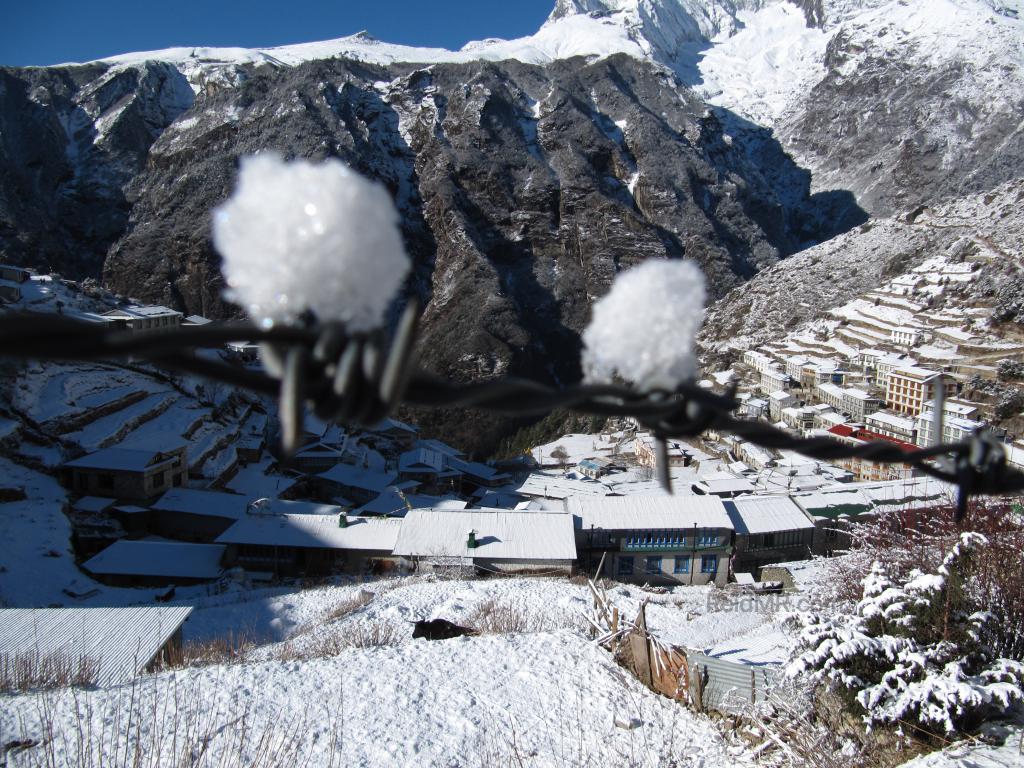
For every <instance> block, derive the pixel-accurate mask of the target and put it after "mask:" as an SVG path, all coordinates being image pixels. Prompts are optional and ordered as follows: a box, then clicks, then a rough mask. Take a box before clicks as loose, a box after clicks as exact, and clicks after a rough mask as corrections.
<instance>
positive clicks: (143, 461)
mask: <svg viewBox="0 0 1024 768" xmlns="http://www.w3.org/2000/svg"><path fill="white" fill-rule="evenodd" d="M169 445H173V443H169ZM187 472H188V461H187V460H186V444H185V443H181V444H180V445H178V446H176V447H168V448H167V449H166V450H154V449H146V448H141V447H138V448H102V449H100V450H98V451H95V452H94V453H90V454H87V455H85V456H82V457H81V458H79V459H75V460H73V461H68V462H65V463H64V465H63V467H62V470H61V474H62V478H63V481H64V485H65V487H67V488H68V490H70V491H72V492H74V493H80V494H83V495H86V496H106V497H109V498H114V499H124V500H126V501H127V500H131V501H147V500H149V499H153V498H155V497H157V496H159V495H160V494H162V493H163V492H164V491H166V490H168V489H169V488H173V487H175V486H180V485H184V483H185V478H186V474H187Z"/></svg>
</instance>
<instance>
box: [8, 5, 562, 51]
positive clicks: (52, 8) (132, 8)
mask: <svg viewBox="0 0 1024 768" xmlns="http://www.w3.org/2000/svg"><path fill="white" fill-rule="evenodd" d="M4 5H5V6H6V7H3V8H2V12H0V65H3V66H28V65H45V64H58V63H61V62H66V61H88V60H90V59H97V58H101V57H103V56H111V55H114V54H117V53H128V52H131V51H146V50H154V49H159V48H169V47H172V46H178V45H211V46H214V45H217V46H221V45H223V46H231V45H237V46H243V47H247V48H255V47H265V46H271V45H287V44H289V43H302V42H309V41H312V40H328V39H330V38H333V37H343V36H345V35H349V34H353V33H355V32H359V31H360V30H364V29H365V30H368V31H369V32H370V33H371V34H373V35H374V36H375V37H378V38H380V39H381V40H386V41H387V42H391V43H404V44H407V45H429V46H440V47H444V48H459V47H461V46H462V45H463V44H465V43H466V42H467V41H469V40H479V39H481V38H484V37H505V38H512V37H521V36H523V35H528V34H532V33H533V32H535V31H537V29H538V27H540V25H541V24H542V23H543V22H544V19H545V18H547V15H548V14H549V13H550V12H551V9H552V8H553V7H554V5H555V0H503V1H501V2H495V1H494V0H433V1H432V2H431V0H419V2H415V1H414V0H360V2H346V1H345V0H333V1H324V2H313V1H312V0H278V1H277V2H269V1H268V0H247V2H240V1H239V0H174V1H173V2H170V3H168V2H160V1H159V0H132V1H131V2H129V1H128V0H96V1H95V2H83V1H82V0H77V1H76V0H49V1H48V2H40V0H29V1H28V2H25V0H10V1H9V2H6V3H4Z"/></svg>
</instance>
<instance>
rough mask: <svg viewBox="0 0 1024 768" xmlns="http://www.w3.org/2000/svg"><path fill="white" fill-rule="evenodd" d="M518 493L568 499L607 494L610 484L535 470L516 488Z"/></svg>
mask: <svg viewBox="0 0 1024 768" xmlns="http://www.w3.org/2000/svg"><path fill="white" fill-rule="evenodd" d="M513 490H514V491H515V492H516V493H519V494H523V495H525V496H544V497H545V498H550V499H567V498H569V497H570V496H607V495H608V494H609V493H610V491H609V489H608V486H606V485H604V484H602V483H599V482H597V481H595V480H572V479H570V478H567V477H563V476H561V475H545V474H541V473H539V472H534V473H531V474H529V475H527V477H526V479H525V480H524V481H523V482H522V483H521V484H520V485H519V486H517V487H516V488H514V489H513Z"/></svg>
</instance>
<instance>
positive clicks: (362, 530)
mask: <svg viewBox="0 0 1024 768" xmlns="http://www.w3.org/2000/svg"><path fill="white" fill-rule="evenodd" d="M401 525H402V521H401V520H393V519H388V518H361V517H349V516H348V515H347V514H345V513H340V514H338V515H302V514H299V515H291V514H283V515H282V514H272V513H271V514H253V515H246V516H245V517H243V518H242V519H240V520H239V521H238V522H236V523H235V524H234V525H232V526H231V527H230V528H229V529H228V530H227V531H225V532H224V533H223V534H221V535H220V536H219V537H217V543H218V544H226V545H227V548H228V549H227V552H226V553H225V564H227V565H229V566H241V567H243V568H245V569H246V570H248V571H256V572H264V573H268V574H271V575H273V576H275V577H276V576H294V575H296V574H306V575H309V576H314V575H327V574H331V573H356V574H362V573H380V572H386V571H387V570H390V569H391V568H393V567H394V558H393V556H392V550H393V549H394V547H395V542H396V541H397V539H398V531H399V529H400V528H401Z"/></svg>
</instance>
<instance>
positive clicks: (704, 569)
mask: <svg viewBox="0 0 1024 768" xmlns="http://www.w3.org/2000/svg"><path fill="white" fill-rule="evenodd" d="M700 572H701V573H718V555H701V556H700Z"/></svg>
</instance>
